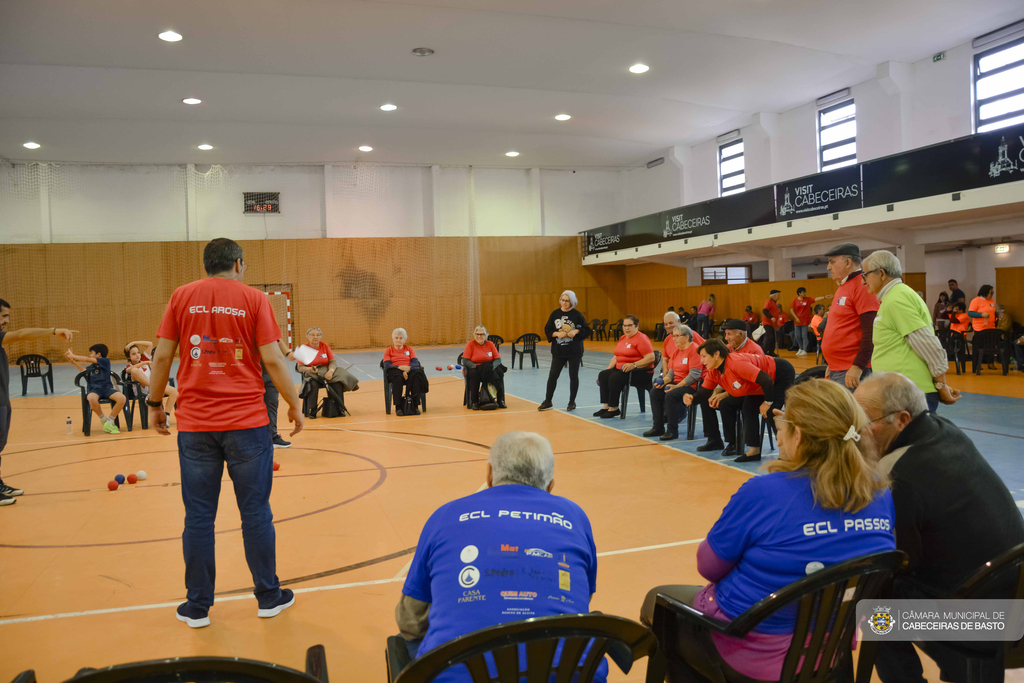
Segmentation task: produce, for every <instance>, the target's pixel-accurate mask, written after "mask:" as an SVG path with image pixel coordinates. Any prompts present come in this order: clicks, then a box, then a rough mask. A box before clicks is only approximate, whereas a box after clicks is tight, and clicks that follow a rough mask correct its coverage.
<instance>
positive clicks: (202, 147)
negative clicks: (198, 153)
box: [199, 144, 213, 152]
mask: <svg viewBox="0 0 1024 683" xmlns="http://www.w3.org/2000/svg"><path fill="white" fill-rule="evenodd" d="M199 149H201V150H203V151H204V152H209V151H210V150H211V149H213V145H207V144H202V145H199Z"/></svg>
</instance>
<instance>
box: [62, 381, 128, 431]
mask: <svg viewBox="0 0 1024 683" xmlns="http://www.w3.org/2000/svg"><path fill="white" fill-rule="evenodd" d="M85 375H86V373H84V372H80V373H78V375H76V376H75V386H76V387H78V388H79V389H80V390H81V391H82V433H83V434H85V435H86V436H92V406H90V405H89V399H88V398H86V396H88V395H89V385H88V383H86V384H82V380H84V379H85ZM110 380H111V382H112V383H113V386H114V388H116V389H117V390H118V391H120V392H121V393H124V390H123V387H122V386H121V379H120V378H119V377H118V376H117V375H116V374H114V373H113V372H111V373H110ZM126 398H127V397H126ZM127 403H128V402H127V401H125V405H127ZM104 404H105V405H108V406H112V405H114V402H113V401H111V400H110V399H109V398H101V399H100V405H104ZM121 412H124V411H123V410H122V411H121ZM114 426H115V427H117V428H118V429H121V416H120V415H118V416H117V417H115V418H114ZM128 431H129V432H130V431H132V423H131V422H129V423H128Z"/></svg>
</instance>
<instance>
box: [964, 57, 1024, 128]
mask: <svg viewBox="0 0 1024 683" xmlns="http://www.w3.org/2000/svg"><path fill="white" fill-rule="evenodd" d="M1015 123H1024V38H1019V39H1017V40H1014V41H1012V42H1009V43H1005V44H1003V45H1000V46H999V47H994V48H992V49H991V50H985V51H984V52H979V53H978V54H976V55H974V125H975V130H976V132H978V133H984V132H985V131H988V130H996V129H997V128H1003V127H1005V126H1012V125H1014V124H1015Z"/></svg>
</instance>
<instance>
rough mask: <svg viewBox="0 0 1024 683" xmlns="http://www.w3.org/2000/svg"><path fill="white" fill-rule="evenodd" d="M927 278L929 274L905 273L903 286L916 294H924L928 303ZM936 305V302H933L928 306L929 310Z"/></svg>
mask: <svg viewBox="0 0 1024 683" xmlns="http://www.w3.org/2000/svg"><path fill="white" fill-rule="evenodd" d="M926 276H927V273H903V284H905V285H907V286H908V287H910V288H911V289H912V290H914V291H915V292H924V293H925V300H926V302H927V298H928V286H927V284H926V282H927V277H926ZM934 304H935V302H934V301H933V302H932V303H931V304H929V305H928V308H929V309H930V308H931V307H932V306H933V305H934Z"/></svg>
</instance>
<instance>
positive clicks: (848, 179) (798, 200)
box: [775, 164, 864, 221]
mask: <svg viewBox="0 0 1024 683" xmlns="http://www.w3.org/2000/svg"><path fill="white" fill-rule="evenodd" d="M863 199H864V193H863V192H862V191H861V187H860V166H859V165H857V164H854V165H853V166H847V167H845V168H837V169H835V170H833V171H826V172H825V173H817V174H815V175H809V176H806V177H804V178H797V179H796V180H788V181H786V182H784V183H779V184H778V185H776V186H775V213H776V215H777V216H778V220H779V221H787V220H789V221H791V220H793V219H794V218H807V217H809V216H818V215H821V214H823V213H836V212H837V211H849V210H850V209H859V208H861V207H863Z"/></svg>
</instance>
